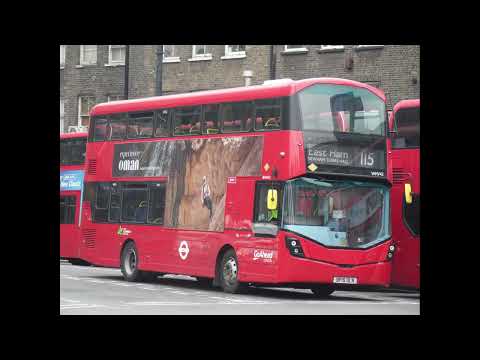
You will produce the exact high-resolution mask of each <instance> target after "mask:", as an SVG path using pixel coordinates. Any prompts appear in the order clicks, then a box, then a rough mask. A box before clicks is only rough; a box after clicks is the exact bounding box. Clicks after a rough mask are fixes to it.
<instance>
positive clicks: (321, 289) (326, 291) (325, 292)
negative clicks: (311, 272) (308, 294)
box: [310, 285, 335, 298]
mask: <svg viewBox="0 0 480 360" xmlns="http://www.w3.org/2000/svg"><path fill="white" fill-rule="evenodd" d="M310 290H311V291H312V293H313V294H314V295H315V296H317V297H321V298H323V297H328V296H330V295H331V294H332V293H333V292H334V291H335V289H334V287H333V286H331V285H318V286H315V287H312V288H311V289H310Z"/></svg>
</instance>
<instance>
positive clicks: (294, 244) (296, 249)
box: [285, 238, 305, 257]
mask: <svg viewBox="0 0 480 360" xmlns="http://www.w3.org/2000/svg"><path fill="white" fill-rule="evenodd" d="M285 240H286V243H287V249H288V251H290V254H291V255H293V256H297V257H305V254H304V253H303V249H302V245H301V244H300V241H298V240H297V239H293V238H285Z"/></svg>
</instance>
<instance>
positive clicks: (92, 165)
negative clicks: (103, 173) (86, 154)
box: [88, 160, 97, 175]
mask: <svg viewBox="0 0 480 360" xmlns="http://www.w3.org/2000/svg"><path fill="white" fill-rule="evenodd" d="M96 173H97V160H88V175H95V174H96Z"/></svg>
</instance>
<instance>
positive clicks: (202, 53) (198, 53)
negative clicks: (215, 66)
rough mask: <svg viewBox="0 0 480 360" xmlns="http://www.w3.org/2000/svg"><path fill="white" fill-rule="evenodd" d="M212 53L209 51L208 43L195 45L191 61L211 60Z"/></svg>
mask: <svg viewBox="0 0 480 360" xmlns="http://www.w3.org/2000/svg"><path fill="white" fill-rule="evenodd" d="M211 59H212V54H210V53H208V52H207V45H193V47H192V58H191V59H188V60H189V61H198V60H211Z"/></svg>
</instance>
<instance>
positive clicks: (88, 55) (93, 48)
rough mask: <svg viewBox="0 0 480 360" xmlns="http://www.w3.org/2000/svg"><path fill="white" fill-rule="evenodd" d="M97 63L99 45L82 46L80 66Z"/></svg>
mask: <svg viewBox="0 0 480 360" xmlns="http://www.w3.org/2000/svg"><path fill="white" fill-rule="evenodd" d="M96 63H97V45H80V65H95V64H96Z"/></svg>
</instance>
